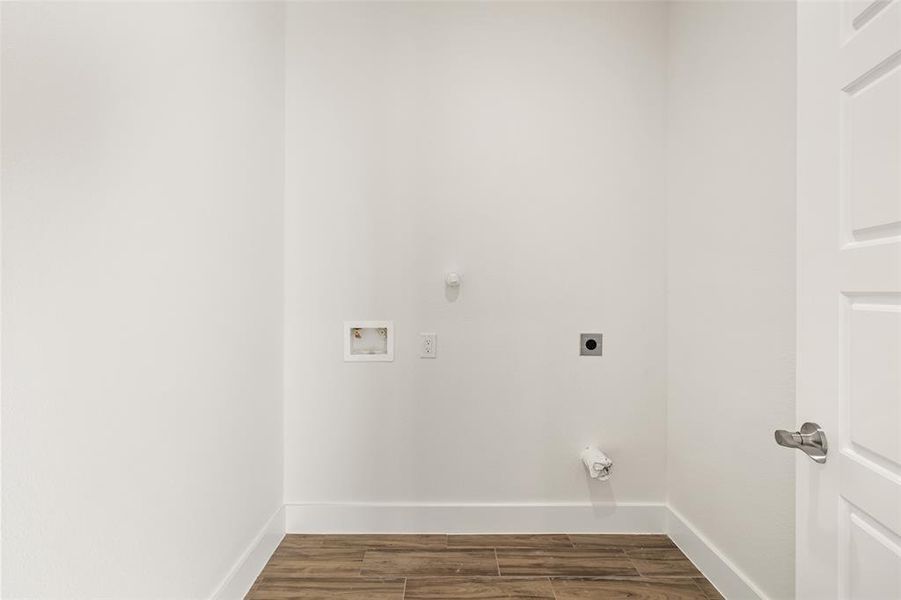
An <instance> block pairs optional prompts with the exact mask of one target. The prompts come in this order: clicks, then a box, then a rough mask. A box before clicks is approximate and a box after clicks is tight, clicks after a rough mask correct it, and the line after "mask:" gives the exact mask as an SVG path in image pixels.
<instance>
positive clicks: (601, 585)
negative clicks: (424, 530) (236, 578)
mask: <svg viewBox="0 0 901 600" xmlns="http://www.w3.org/2000/svg"><path fill="white" fill-rule="evenodd" d="M247 598H248V599H249V600H291V599H295V600H312V599H316V600H328V599H332V598H335V599H340V600H501V599H504V600H526V599H528V600H602V599H603V600H626V599H629V600H641V599H645V600H721V599H722V596H720V595H719V593H717V591H716V588H714V587H713V585H711V584H710V582H709V581H707V580H706V579H705V578H704V576H703V575H702V574H701V573H700V571H698V570H697V569H696V568H695V566H694V565H693V564H692V563H691V561H689V560H688V559H687V558H686V557H685V555H684V554H682V552H681V551H679V549H678V548H677V547H676V545H675V544H674V543H673V542H672V540H670V539H669V538H668V537H667V536H665V535H565V534H550V535H287V536H285V539H284V540H282V543H281V544H280V545H279V547H278V549H277V550H276V551H275V553H274V554H273V555H272V558H271V559H270V560H269V562H268V564H267V565H266V567H265V568H264V569H263V572H262V573H260V576H259V577H258V578H257V581H256V583H254V585H253V588H251V590H250V592H249V593H248V595H247Z"/></svg>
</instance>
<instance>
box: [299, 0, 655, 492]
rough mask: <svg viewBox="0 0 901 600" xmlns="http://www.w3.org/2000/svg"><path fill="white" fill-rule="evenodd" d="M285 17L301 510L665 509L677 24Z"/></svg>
mask: <svg viewBox="0 0 901 600" xmlns="http://www.w3.org/2000/svg"><path fill="white" fill-rule="evenodd" d="M287 10H288V20H287V40H288V43H287V58H286V69H287V76H286V86H287V100H286V124H287V129H286V135H287V137H286V209H285V221H286V224H285V227H286V235H285V242H286V256H285V290H286V304H285V310H286V312H285V326H286V329H285V335H286V338H285V381H286V388H285V390H286V398H285V428H286V454H285V464H286V474H285V489H286V500H287V501H288V502H289V503H291V502H323V503H342V502H358V503H360V502H362V503H366V502H383V503H410V504H423V503H447V504H451V505H453V504H460V503H491V502H511V503H538V504H542V503H548V502H587V501H589V500H591V501H595V502H598V503H604V502H611V501H616V502H651V503H653V502H662V500H663V498H664V493H665V492H664V483H665V474H664V465H665V454H664V451H665V439H664V422H665V416H664V415H665V411H664V403H665V399H664V388H665V382H664V371H665V361H664V350H665V344H664V343H663V337H662V334H663V332H664V322H663V319H664V304H665V301H664V263H665V260H664V240H663V233H664V229H663V228H664V217H663V210H662V209H663V193H664V192H663V183H664V166H663V133H664V92H665V79H666V77H665V68H666V58H665V55H664V51H665V44H666V10H665V6H663V5H661V4H656V3H639V2H624V3H559V4H558V3H506V2H504V3H391V4H377V5H376V4H370V3H294V4H289V6H288V9H287ZM447 270H456V271H459V272H460V273H462V276H463V284H462V287H461V288H460V292H459V296H458V297H456V298H454V297H453V296H451V295H448V294H446V292H445V287H444V273H445V271H447ZM355 319H391V320H393V321H394V322H395V325H396V328H397V336H396V340H397V346H396V360H395V361H394V362H393V363H344V362H343V360H342V322H343V321H345V320H355ZM422 331H427V332H436V333H437V336H438V346H437V348H438V357H437V359H435V360H422V359H420V358H419V357H418V354H419V347H418V333H419V332H422ZM582 331H585V332H603V333H604V335H605V338H604V340H605V344H604V345H605V356H604V357H603V358H581V357H579V356H578V349H579V332H582ZM587 442H597V443H599V444H600V445H601V447H602V448H603V449H604V450H605V451H607V452H608V453H609V454H610V455H611V456H612V457H613V459H614V460H615V461H616V464H617V467H616V468H617V471H616V474H615V475H614V477H613V479H612V480H611V481H610V482H609V483H608V484H589V483H588V482H587V481H586V478H585V476H584V473H583V469H582V466H581V464H580V462H579V452H580V450H581V445H582V444H584V443H587Z"/></svg>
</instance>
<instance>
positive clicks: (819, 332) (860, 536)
mask: <svg viewBox="0 0 901 600" xmlns="http://www.w3.org/2000/svg"><path fill="white" fill-rule="evenodd" d="M798 282H799V287H798V415H799V421H815V422H817V423H819V424H820V425H821V426H822V428H823V429H824V430H825V432H826V435H827V436H828V439H829V443H830V449H829V454H828V457H827V462H826V464H823V465H820V464H816V463H814V462H813V461H811V460H809V459H808V458H807V457H806V456H805V455H804V454H802V453H800V452H799V453H798V457H797V461H798V466H797V475H798V477H797V557H798V560H797V592H798V593H797V595H798V598H803V599H816V600H821V599H829V598H848V599H853V600H892V599H895V600H898V599H901V0H893V1H886V0H876V1H874V2H869V1H859V0H843V1H835V2H814V1H802V2H801V3H800V4H799V6H798Z"/></svg>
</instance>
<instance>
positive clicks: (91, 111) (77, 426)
mask: <svg viewBox="0 0 901 600" xmlns="http://www.w3.org/2000/svg"><path fill="white" fill-rule="evenodd" d="M2 10H3V23H2V38H3V46H2V51H3V58H2V61H3V62H2V77H3V80H2V87H3V106H2V118H3V140H2V153H3V169H4V171H3V184H2V193H3V232H2V233H3V309H4V312H3V322H2V327H3V356H2V359H3V383H2V394H3V412H2V424H3V559H4V560H3V586H4V587H3V597H5V598H25V597H28V598H42V597H43V598H50V597H53V598H88V597H90V598H204V597H208V596H209V595H210V594H211V593H212V592H213V590H214V589H215V588H216V587H217V586H218V585H219V584H220V582H221V581H222V579H223V577H225V576H226V574H227V573H228V572H229V570H230V569H231V568H232V565H233V564H234V562H235V560H236V559H238V557H239V556H241V553H242V552H244V551H245V549H246V548H247V546H248V544H250V542H251V541H252V540H253V539H254V537H255V536H256V535H257V534H258V532H259V531H260V529H261V528H262V527H263V526H264V524H265V523H266V522H267V520H268V519H269V517H270V516H271V515H272V514H273V512H274V511H275V510H276V509H277V508H278V507H279V506H280V505H281V502H282V460H281V455H282V424H281V412H282V409H281V338H282V323H281V320H282V317H281V314H282V313H281V303H282V286H281V278H282V259H281V257H282V241H281V239H282V206H283V204H282V198H283V189H282V185H283V176H282V167H283V163H282V156H283V114H284V113H283V106H284V105H283V99H284V95H283V94H284V88H283V81H284V79H283V73H284V71H283V49H284V46H283V7H282V6H280V5H278V4H268V3H259V4H237V3H127V4H126V3H121V4H117V3H23V4H16V3H4V5H3V8H2Z"/></svg>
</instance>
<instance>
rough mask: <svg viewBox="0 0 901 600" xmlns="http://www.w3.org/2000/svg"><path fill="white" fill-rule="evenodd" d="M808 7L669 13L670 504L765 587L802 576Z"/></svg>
mask: <svg viewBox="0 0 901 600" xmlns="http://www.w3.org/2000/svg"><path fill="white" fill-rule="evenodd" d="M794 11H795V9H794V5H793V3H790V2H723V3H717V2H676V3H672V4H671V5H670V27H669V46H668V54H669V61H670V67H669V96H668V152H667V172H668V179H667V198H668V202H667V214H668V220H667V256H668V263H667V277H668V301H667V340H668V405H667V413H668V434H669V447H668V449H667V456H668V457H669V460H668V501H669V504H670V506H671V507H672V508H673V509H675V510H676V511H677V512H678V513H679V514H680V515H681V516H682V517H683V518H684V519H685V520H686V521H688V522H689V523H690V524H691V525H692V526H693V527H694V528H695V529H696V530H697V531H698V533H700V534H701V535H703V536H704V537H706V538H707V539H708V540H709V541H710V542H711V543H712V544H713V545H714V546H715V547H716V548H717V549H718V550H719V551H720V552H721V554H722V555H723V556H725V557H726V558H727V559H728V560H731V561H732V563H733V564H734V565H735V566H737V567H738V569H739V570H740V571H742V572H743V573H744V575H745V576H747V577H748V578H749V579H750V580H751V581H752V582H753V583H754V584H755V585H756V586H757V587H758V588H759V589H760V590H762V591H763V592H764V593H765V594H766V595H768V596H770V597H772V598H790V597H791V596H792V593H793V578H794V569H793V564H794V460H795V456H794V453H793V452H790V451H787V450H785V449H784V448H779V447H778V446H776V444H775V443H774V442H773V433H772V432H773V430H774V429H776V428H786V427H793V426H794V425H796V424H795V423H794V419H795V403H794V353H795V344H794V331H795V328H794V323H795V321H794V313H795V262H794V255H795V254H794V247H795V246H794V244H795V179H794V165H795V162H794V143H795V126H794V123H795V121H794V115H795V103H794V92H795V12H794Z"/></svg>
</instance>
